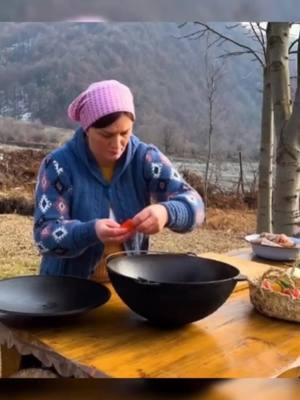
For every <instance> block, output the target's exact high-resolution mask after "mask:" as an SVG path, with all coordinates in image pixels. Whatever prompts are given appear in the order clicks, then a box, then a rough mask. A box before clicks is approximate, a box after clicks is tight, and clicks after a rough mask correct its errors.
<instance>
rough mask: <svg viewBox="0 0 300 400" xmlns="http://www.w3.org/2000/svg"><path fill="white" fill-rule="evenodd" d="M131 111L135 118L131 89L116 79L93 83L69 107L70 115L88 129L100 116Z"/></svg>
mask: <svg viewBox="0 0 300 400" xmlns="http://www.w3.org/2000/svg"><path fill="white" fill-rule="evenodd" d="M118 111H120V112H122V111H124V112H130V113H131V114H132V115H133V118H134V119H135V111H134V102H133V95H132V93H131V90H130V89H129V88H128V87H127V86H125V85H123V83H121V82H118V81H116V80H107V81H100V82H95V83H92V84H91V85H90V86H89V87H88V88H87V89H86V90H85V91H84V92H82V93H81V94H80V95H79V96H78V97H76V99H74V100H73V101H72V103H71V104H70V105H69V107H68V116H69V118H70V119H71V120H72V121H76V122H79V123H80V125H81V126H82V127H83V129H85V130H86V129H87V128H88V127H89V126H91V125H92V124H93V123H94V122H95V121H97V120H98V119H99V118H101V117H104V116H105V115H108V114H112V113H115V112H118Z"/></svg>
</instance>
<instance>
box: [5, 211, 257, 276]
mask: <svg viewBox="0 0 300 400" xmlns="http://www.w3.org/2000/svg"><path fill="white" fill-rule="evenodd" d="M32 224H33V219H32V217H25V216H20V215H16V214H3V215H0V278H6V277H11V276H17V275H30V274H35V273H37V271H38V265H39V261H40V257H39V255H38V253H37V250H36V248H35V246H34V243H33V239H32ZM254 231H255V213H254V212H253V211H238V210H226V211H222V210H219V209H210V210H209V211H208V216H207V222H206V224H205V226H204V227H203V228H201V229H199V230H196V231H194V232H190V233H187V234H184V235H182V234H176V233H173V232H171V231H169V230H168V229H166V230H164V232H162V233H161V234H158V235H155V236H153V237H152V238H151V249H152V250H160V251H176V252H195V253H202V252H207V251H214V252H219V253H221V252H227V251H229V250H232V249H235V248H239V247H243V246H245V242H244V240H243V237H244V235H245V234H246V233H250V232H254Z"/></svg>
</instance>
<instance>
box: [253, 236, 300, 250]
mask: <svg viewBox="0 0 300 400" xmlns="http://www.w3.org/2000/svg"><path fill="white" fill-rule="evenodd" d="M251 243H255V244H262V245H265V246H273V247H286V248H292V247H298V246H297V245H296V243H295V242H294V241H293V240H292V239H291V238H289V237H288V236H287V235H285V234H284V233H278V234H277V233H268V232H263V233H261V234H260V235H259V237H257V238H256V239H253V240H251Z"/></svg>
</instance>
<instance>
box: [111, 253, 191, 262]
mask: <svg viewBox="0 0 300 400" xmlns="http://www.w3.org/2000/svg"><path fill="white" fill-rule="evenodd" d="M140 254H146V255H148V254H149V255H152V254H153V255H160V254H169V255H170V254H175V255H176V254H178V255H187V256H193V257H198V256H197V254H196V253H193V252H188V253H173V252H169V251H148V250H136V251H135V250H127V251H116V252H115V253H111V254H109V255H108V256H107V257H106V258H105V263H107V262H108V261H109V260H111V259H113V258H114V257H117V256H122V255H124V256H127V255H140Z"/></svg>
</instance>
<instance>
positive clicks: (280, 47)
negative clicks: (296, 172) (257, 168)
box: [267, 22, 291, 141]
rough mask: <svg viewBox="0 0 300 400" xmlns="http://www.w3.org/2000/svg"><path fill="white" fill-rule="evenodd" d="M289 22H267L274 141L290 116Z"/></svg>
mask: <svg viewBox="0 0 300 400" xmlns="http://www.w3.org/2000/svg"><path fill="white" fill-rule="evenodd" d="M289 31H290V23H289V22H269V23H268V27H267V41H268V46H269V56H270V70H271V86H272V99H273V106H274V123H275V133H276V139H277V140H278V141H279V138H280V135H281V133H282V131H283V129H284V127H285V125H286V123H287V121H288V120H289V118H290V116H291V93H290V74H289V68H288V58H289Z"/></svg>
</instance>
